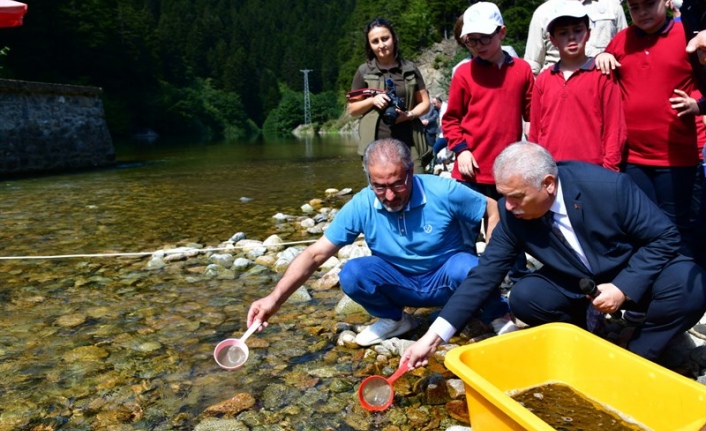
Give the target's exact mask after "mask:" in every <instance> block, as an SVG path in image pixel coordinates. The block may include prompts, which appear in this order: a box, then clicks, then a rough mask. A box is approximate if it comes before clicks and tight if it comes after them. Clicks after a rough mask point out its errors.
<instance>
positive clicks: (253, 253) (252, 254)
mask: <svg viewBox="0 0 706 431" xmlns="http://www.w3.org/2000/svg"><path fill="white" fill-rule="evenodd" d="M265 253H267V248H266V247H257V248H252V249H250V250H248V251H247V253H245V257H247V258H248V259H250V260H255V259H257V258H258V257H260V256H263V255H264V254H265Z"/></svg>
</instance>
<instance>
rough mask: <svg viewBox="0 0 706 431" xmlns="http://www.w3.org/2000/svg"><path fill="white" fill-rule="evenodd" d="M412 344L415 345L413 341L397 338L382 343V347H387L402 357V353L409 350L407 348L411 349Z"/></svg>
mask: <svg viewBox="0 0 706 431" xmlns="http://www.w3.org/2000/svg"><path fill="white" fill-rule="evenodd" d="M412 344H414V341H412V340H402V339H399V338H397V337H393V338H390V339H388V340H385V341H383V342H382V343H380V345H381V346H383V347H385V348H386V349H387V350H388V351H390V352H391V353H392V354H393V355H396V356H402V353H404V351H405V350H407V348H409V346H411V345H412Z"/></svg>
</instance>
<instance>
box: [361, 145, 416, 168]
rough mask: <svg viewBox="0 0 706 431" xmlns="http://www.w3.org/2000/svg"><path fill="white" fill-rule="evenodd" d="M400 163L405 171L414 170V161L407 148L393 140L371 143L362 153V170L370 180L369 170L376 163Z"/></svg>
mask: <svg viewBox="0 0 706 431" xmlns="http://www.w3.org/2000/svg"><path fill="white" fill-rule="evenodd" d="M384 162H387V163H395V164H397V163H400V164H403V165H404V167H405V168H406V169H407V170H413V169H414V161H413V160H412V153H411V152H410V151H409V147H408V146H407V144H405V143H404V142H402V141H400V140H398V139H394V138H384V139H378V140H377V141H373V142H371V143H370V144H368V146H367V147H365V152H364V153H363V169H365V174H366V175H367V176H368V178H370V172H369V168H370V166H371V165H374V164H378V163H384Z"/></svg>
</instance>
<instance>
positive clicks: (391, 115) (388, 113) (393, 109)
mask: <svg viewBox="0 0 706 431" xmlns="http://www.w3.org/2000/svg"><path fill="white" fill-rule="evenodd" d="M385 86H386V87H387V93H386V94H387V97H389V98H390V104H389V105H387V108H385V110H384V111H383V113H382V122H383V123H385V124H387V125H388V126H392V125H393V124H395V121H397V116H398V115H399V113H398V112H397V109H400V110H402V111H404V110H405V103H404V98H402V97H397V91H396V89H395V83H394V82H392V78H387V80H386V81H385Z"/></svg>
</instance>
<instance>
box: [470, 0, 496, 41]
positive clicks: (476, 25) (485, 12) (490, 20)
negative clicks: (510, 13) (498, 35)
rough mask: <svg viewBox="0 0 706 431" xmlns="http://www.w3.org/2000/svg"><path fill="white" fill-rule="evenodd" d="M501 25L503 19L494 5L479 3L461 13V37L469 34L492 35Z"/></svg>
mask: <svg viewBox="0 0 706 431" xmlns="http://www.w3.org/2000/svg"><path fill="white" fill-rule="evenodd" d="M503 25H505V24H504V23H503V17H502V15H500V9H498V7H497V6H496V5H495V3H489V2H479V3H476V4H474V5H472V6H471V7H469V8H468V9H466V11H465V12H464V13H463V28H462V29H461V37H463V36H465V35H467V34H471V33H480V34H493V33H494V32H495V30H496V29H497V28H498V27H500V26H503Z"/></svg>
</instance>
